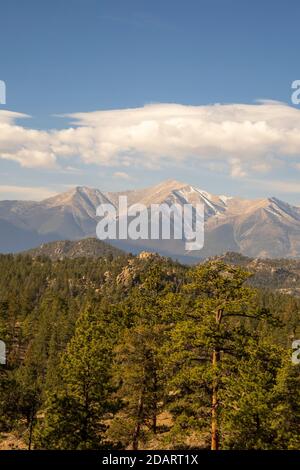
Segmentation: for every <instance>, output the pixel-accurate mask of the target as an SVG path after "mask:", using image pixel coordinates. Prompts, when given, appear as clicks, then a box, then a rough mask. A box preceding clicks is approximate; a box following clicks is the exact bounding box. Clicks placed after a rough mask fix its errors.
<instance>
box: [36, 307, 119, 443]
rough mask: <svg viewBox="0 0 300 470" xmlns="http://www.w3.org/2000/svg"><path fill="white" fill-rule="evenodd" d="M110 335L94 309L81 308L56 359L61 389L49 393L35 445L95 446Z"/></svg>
mask: <svg viewBox="0 0 300 470" xmlns="http://www.w3.org/2000/svg"><path fill="white" fill-rule="evenodd" d="M111 349H112V348H111V338H110V337H109V331H107V326H106V325H105V324H104V322H103V321H102V319H101V317H100V318H99V315H98V314H97V312H95V311H94V310H91V309H87V310H85V311H84V312H83V313H82V314H81V315H80V317H79V319H78V322H77V325H76V330H75V334H74V337H73V338H72V339H71V341H70V343H69V345H68V346H67V349H66V352H65V353H64V354H63V356H62V359H61V363H60V371H59V373H60V375H61V380H62V390H61V391H59V392H57V393H54V394H51V395H50V397H49V398H48V402H47V406H46V409H45V413H46V417H45V422H44V423H43V425H42V426H41V429H40V430H39V432H38V433H37V437H36V444H37V446H38V447H43V448H51V449H99V448H101V447H102V446H103V445H104V433H105V430H106V425H105V423H104V421H105V418H106V416H108V415H109V413H110V411H111V410H112V407H111V403H110V394H111V385H110V363H111V360H112V352H111Z"/></svg>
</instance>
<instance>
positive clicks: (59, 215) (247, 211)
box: [0, 180, 300, 263]
mask: <svg viewBox="0 0 300 470" xmlns="http://www.w3.org/2000/svg"><path fill="white" fill-rule="evenodd" d="M120 195H126V196H127V197H128V204H129V205H131V204H133V203H141V204H144V205H145V206H146V207H149V206H150V205H151V204H161V203H166V204H168V205H171V204H173V203H178V204H180V205H184V204H186V203H190V204H192V205H196V204H197V203H203V204H204V214H205V243H204V248H203V249H202V250H200V251H198V252H195V251H190V252H186V250H185V243H184V241H183V240H135V241H132V240H120V241H116V242H113V243H112V244H113V245H114V246H117V247H119V248H121V249H124V250H127V251H131V252H133V253H138V252H140V251H143V250H148V251H157V252H159V253H161V254H163V255H167V256H171V257H173V258H177V259H179V260H180V261H184V262H191V263H193V262H196V261H197V260H199V259H204V258H206V257H208V256H214V255H218V254H221V253H224V252H227V251H234V252H239V253H242V254H243V255H246V256H250V257H261V258H289V257H293V258H300V207H295V206H292V205H290V204H288V203H286V202H283V201H280V200H279V199H276V198H274V197H271V198H267V199H257V200H247V199H242V198H237V197H229V196H222V195H221V196H217V195H213V194H210V193H208V192H206V191H203V190H201V189H199V188H197V187H195V186H191V185H187V184H184V183H180V182H178V181H172V180H170V181H165V182H163V183H160V184H158V185H156V186H153V187H150V188H146V189H143V190H136V191H127V192H119V193H116V192H101V191H99V190H98V189H92V188H87V187H76V188H73V189H71V190H69V191H67V192H65V193H62V194H59V195H57V196H54V197H51V198H48V199H45V200H43V201H40V202H30V201H0V229H1V230H0V252H17V251H21V250H24V249H29V248H32V247H34V246H36V245H37V244H39V243H42V242H44V243H45V242H49V241H54V240H63V239H70V240H78V239H81V238H84V237H95V235H96V224H97V220H98V219H97V216H96V209H97V207H98V206H99V205H100V204H101V203H112V204H114V205H115V206H116V207H117V205H118V196H120Z"/></svg>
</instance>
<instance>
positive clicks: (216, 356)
mask: <svg viewBox="0 0 300 470" xmlns="http://www.w3.org/2000/svg"><path fill="white" fill-rule="evenodd" d="M222 316H223V309H219V310H218V311H217V312H216V325H217V328H219V326H220V324H221V321H222ZM219 361H220V349H219V348H215V349H214V350H213V353H212V370H213V373H214V374H216V372H217V369H218V364H219ZM211 450H219V429H218V379H217V378H216V377H213V383H212V397H211Z"/></svg>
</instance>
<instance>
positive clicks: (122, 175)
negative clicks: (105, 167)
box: [113, 171, 132, 180]
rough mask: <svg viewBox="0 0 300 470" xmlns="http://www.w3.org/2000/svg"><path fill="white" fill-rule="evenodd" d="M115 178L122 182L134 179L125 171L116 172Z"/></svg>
mask: <svg viewBox="0 0 300 470" xmlns="http://www.w3.org/2000/svg"><path fill="white" fill-rule="evenodd" d="M113 177H114V178H117V179H121V180H131V179H132V177H131V176H130V175H129V174H128V173H126V172H125V171H115V172H114V173H113Z"/></svg>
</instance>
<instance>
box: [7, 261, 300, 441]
mask: <svg viewBox="0 0 300 470" xmlns="http://www.w3.org/2000/svg"><path fill="white" fill-rule="evenodd" d="M247 280H249V273H248V272H247V271H245V269H244V268H243V267H240V266H233V265H230V264H225V263H224V261H222V260H221V261H220V260H211V261H208V262H207V263H205V264H202V265H199V266H195V267H192V268H191V267H185V266H182V265H180V264H178V263H175V262H173V261H171V260H169V259H166V258H161V257H160V256H158V255H151V254H147V253H142V254H141V255H139V256H138V257H133V256H128V255H123V254H121V253H120V254H117V253H115V254H114V256H109V255H108V256H103V257H99V258H75V259H68V258H64V259H54V260H51V259H50V258H47V257H44V256H35V257H34V258H32V257H31V256H25V255H18V256H13V255H1V256H0V339H2V340H4V341H5V342H6V344H7V350H8V357H7V365H6V366H0V367H1V371H0V381H1V383H0V447H2V448H7V447H8V443H10V445H11V447H14V446H15V447H19V448H31V449H101V448H110V449H113V448H116V449H132V448H133V449H143V448H147V449H155V448H165V449H168V448H170V449H186V448H200V449H202V448H203V449H206V448H213V449H299V447H300V366H298V365H293V364H292V363H291V352H292V351H291V344H292V341H293V340H294V339H300V323H299V316H300V300H299V299H297V298H296V297H293V296H291V295H283V294H280V293H277V292H273V291H271V290H268V289H266V288H264V289H263V290H259V289H256V288H254V287H253V286H251V285H249V281H248V282H247Z"/></svg>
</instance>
